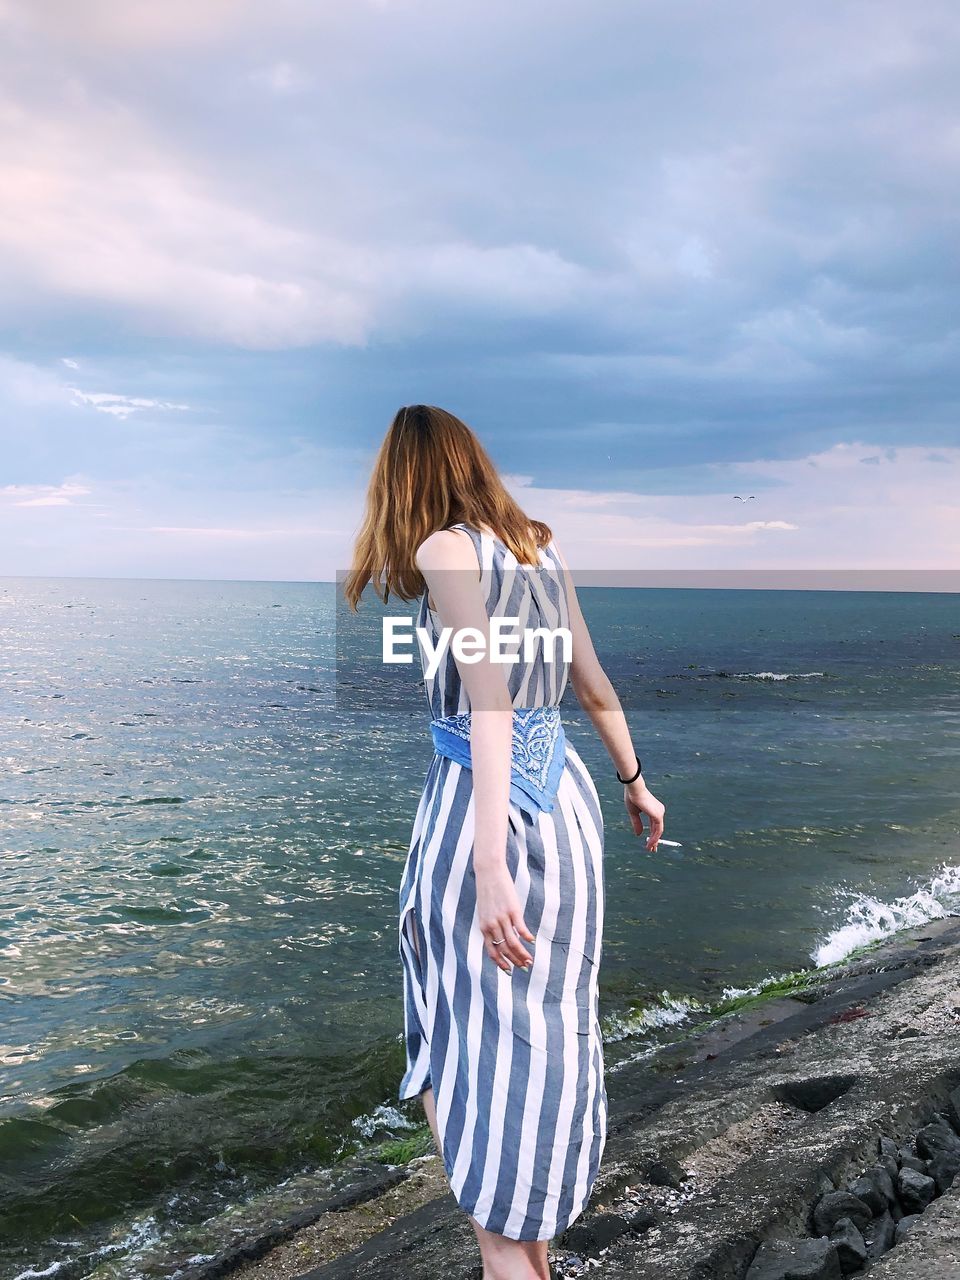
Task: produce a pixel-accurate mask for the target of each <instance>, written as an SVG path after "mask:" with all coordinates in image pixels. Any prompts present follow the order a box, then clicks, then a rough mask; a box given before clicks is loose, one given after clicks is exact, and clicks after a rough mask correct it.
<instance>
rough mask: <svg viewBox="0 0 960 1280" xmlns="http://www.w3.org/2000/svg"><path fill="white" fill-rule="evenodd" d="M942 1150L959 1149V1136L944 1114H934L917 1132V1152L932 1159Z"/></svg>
mask: <svg viewBox="0 0 960 1280" xmlns="http://www.w3.org/2000/svg"><path fill="white" fill-rule="evenodd" d="M944 1151H960V1137H958V1136H957V1133H956V1130H955V1129H954V1127H953V1125H952V1124H950V1123H949V1121H948V1120H947V1119H946V1118H945V1117H944V1116H936V1117H935V1118H934V1120H933V1121H931V1123H930V1124H925V1125H924V1126H923V1128H922V1129H921V1130H920V1131H919V1133H918V1134H917V1154H918V1155H921V1156H923V1157H924V1158H925V1159H927V1160H932V1159H933V1157H934V1156H938V1155H940V1154H941V1153H942V1152H944Z"/></svg>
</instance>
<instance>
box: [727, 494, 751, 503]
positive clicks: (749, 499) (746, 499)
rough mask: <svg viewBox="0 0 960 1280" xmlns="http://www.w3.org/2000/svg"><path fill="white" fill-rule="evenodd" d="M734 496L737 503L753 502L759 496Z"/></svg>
mask: <svg viewBox="0 0 960 1280" xmlns="http://www.w3.org/2000/svg"><path fill="white" fill-rule="evenodd" d="M733 496H734V500H735V501H736V502H752V501H753V500H754V498H755V497H756V496H757V495H756V494H755V493H751V494H750V496H749V497H747V498H741V497H740V494H739V493H735V494H734V495H733Z"/></svg>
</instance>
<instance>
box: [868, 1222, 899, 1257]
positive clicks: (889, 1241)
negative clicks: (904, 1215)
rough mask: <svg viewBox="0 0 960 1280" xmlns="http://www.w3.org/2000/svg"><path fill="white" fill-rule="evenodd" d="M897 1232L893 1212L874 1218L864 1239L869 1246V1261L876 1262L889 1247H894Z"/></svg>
mask: <svg viewBox="0 0 960 1280" xmlns="http://www.w3.org/2000/svg"><path fill="white" fill-rule="evenodd" d="M896 1234H897V1224H896V1223H895V1222H894V1220H893V1217H892V1215H891V1214H889V1213H884V1214H883V1215H882V1216H881V1217H879V1218H874V1220H873V1221H872V1222H871V1223H870V1224H869V1226H868V1227H867V1229H866V1231H864V1233H863V1240H864V1243H865V1244H866V1246H867V1262H876V1260H877V1259H878V1258H881V1257H883V1255H884V1254H885V1253H886V1252H887V1250H888V1249H892V1248H893V1242H894V1239H895V1238H896Z"/></svg>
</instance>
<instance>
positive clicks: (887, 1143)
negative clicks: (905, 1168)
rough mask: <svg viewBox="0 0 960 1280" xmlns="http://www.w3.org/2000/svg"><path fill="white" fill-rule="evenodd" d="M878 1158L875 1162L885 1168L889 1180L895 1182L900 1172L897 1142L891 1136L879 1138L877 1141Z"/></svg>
mask: <svg viewBox="0 0 960 1280" xmlns="http://www.w3.org/2000/svg"><path fill="white" fill-rule="evenodd" d="M878 1145H879V1159H878V1160H877V1163H878V1164H879V1165H880V1167H881V1168H882V1169H886V1171H887V1173H888V1175H889V1177H890V1181H891V1182H896V1180H897V1174H898V1173H899V1172H900V1159H899V1153H898V1151H897V1144H896V1143H895V1142H894V1140H893V1139H892V1138H881V1139H880V1142H879V1144H878Z"/></svg>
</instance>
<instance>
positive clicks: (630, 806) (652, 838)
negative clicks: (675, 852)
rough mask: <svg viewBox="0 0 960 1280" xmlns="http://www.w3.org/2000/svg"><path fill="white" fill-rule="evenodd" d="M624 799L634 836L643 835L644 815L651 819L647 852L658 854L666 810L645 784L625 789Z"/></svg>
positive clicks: (634, 784)
mask: <svg viewBox="0 0 960 1280" xmlns="http://www.w3.org/2000/svg"><path fill="white" fill-rule="evenodd" d="M623 799H624V803H625V804H626V806H627V813H628V815H629V817H630V823H631V826H632V827H633V830H634V834H636V835H638V836H642V835H643V815H644V814H646V815H647V817H648V818H649V819H650V834H649V835H648V836H647V850H648V851H649V852H650V853H656V851H657V845H658V844H659V843H660V837H661V836H662V835H663V815H664V814H665V813H666V809H665V808H664V807H663V805H662V804H661V803H660V801H659V800H658V799H657V797H656V796H655V795H654V794H653V792H652V791H649V790H648V789H647V784H646V783H645V782H641V783H639V784H638V783H636V782H631V783H629V784H628V785H627V786H625V787H624V788H623Z"/></svg>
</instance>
